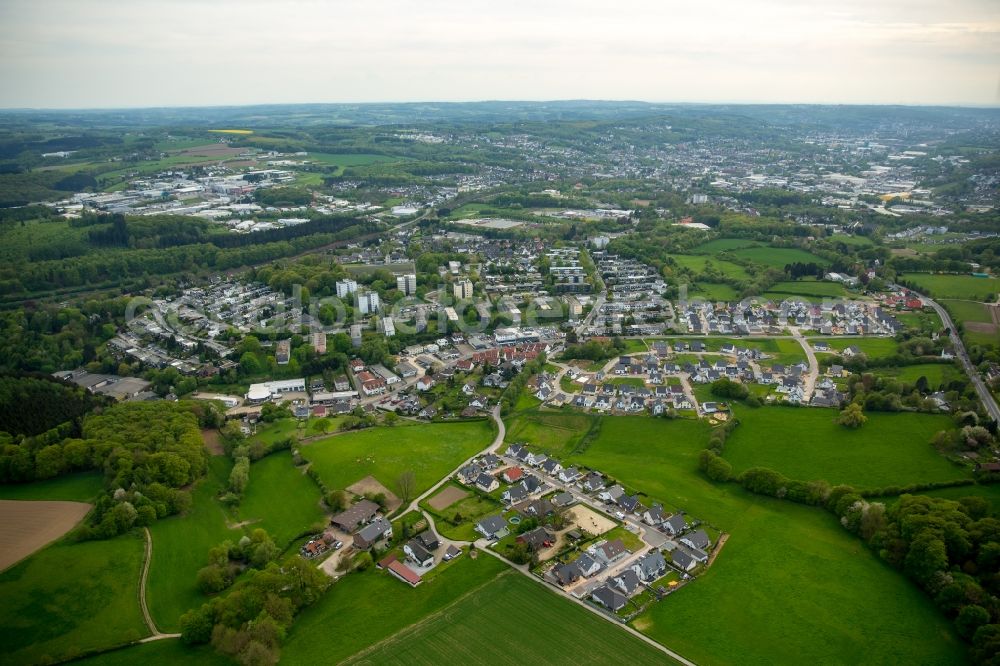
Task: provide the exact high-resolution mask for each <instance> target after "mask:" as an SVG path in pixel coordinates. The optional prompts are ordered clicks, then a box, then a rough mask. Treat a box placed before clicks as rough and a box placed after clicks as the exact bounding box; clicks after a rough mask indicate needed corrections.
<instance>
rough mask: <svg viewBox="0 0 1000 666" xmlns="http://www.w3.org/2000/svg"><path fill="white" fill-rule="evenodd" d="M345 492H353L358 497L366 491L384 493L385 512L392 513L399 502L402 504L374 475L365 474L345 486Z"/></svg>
mask: <svg viewBox="0 0 1000 666" xmlns="http://www.w3.org/2000/svg"><path fill="white" fill-rule="evenodd" d="M347 492H350V493H354V494H355V495H358V496H359V497H360V496H362V495H364V494H366V493H373V494H375V495H377V494H379V493H382V494H383V495H385V508H386V512H387V513H392V512H393V511H395V510H396V509H398V508H399V505H400V504H402V502H401V501H400V500H399V498H398V497H396V495H395V494H394V493H393V492H392V491H391V490H389V489H388V488H386V487H385V486H383V485H382V484H381V483H379V481H378V479H376V478H375V477H374V476H366V477H365V478H363V479H361V480H360V481H358V482H357V483H354V484H352V485H350V486H347Z"/></svg>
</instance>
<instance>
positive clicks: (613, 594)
mask: <svg viewBox="0 0 1000 666" xmlns="http://www.w3.org/2000/svg"><path fill="white" fill-rule="evenodd" d="M590 597H591V598H592V599H593V600H594V601H596V602H597V603H599V604H601V605H602V606H604V607H605V608H607V609H608V610H609V611H611V612H613V613H616V612H618V611H619V610H621V609H622V608H624V607H625V604H627V603H628V597H626V596H625V595H624V594H622V593H621V592H619V591H618V590H614V589H612V588H610V587H608V586H607V585H602V586H601V587H599V588H597V589H596V590H594V591H593V592H591V593H590Z"/></svg>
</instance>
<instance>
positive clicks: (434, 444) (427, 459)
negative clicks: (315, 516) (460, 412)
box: [251, 420, 494, 495]
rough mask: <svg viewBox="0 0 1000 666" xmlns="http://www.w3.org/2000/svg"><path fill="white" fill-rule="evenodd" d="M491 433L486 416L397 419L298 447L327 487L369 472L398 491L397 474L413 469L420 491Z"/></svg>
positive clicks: (343, 484) (342, 484)
mask: <svg viewBox="0 0 1000 666" xmlns="http://www.w3.org/2000/svg"><path fill="white" fill-rule="evenodd" d="M493 437H494V433H493V423H492V421H487V420H481V421H461V422H455V423H430V424H420V425H399V426H395V427H391V428H386V427H382V428H369V429H366V430H360V431H357V432H349V433H344V434H340V435H333V436H331V437H327V438H324V439H320V440H317V441H314V442H311V443H309V444H304V445H302V446H301V447H300V449H299V451H300V452H301V454H302V457H303V458H305V459H306V460H308V461H309V462H310V463H311V464H312V466H313V469H315V470H316V472H317V473H319V476H320V478H321V479H323V483H325V484H326V486H327V487H328V488H331V489H333V488H341V489H342V488H346V487H347V486H350V485H352V484H353V483H355V482H357V481H360V480H361V479H363V478H365V477H366V476H369V475H371V476H374V477H375V478H376V479H378V480H379V481H380V482H381V483H382V485H384V486H386V487H387V488H388V489H389V490H391V491H392V492H394V493H397V494H398V493H399V488H398V484H397V480H398V479H399V477H400V475H402V474H403V472H408V471H412V472H413V474H414V476H415V478H416V486H415V492H414V495H419V494H420V493H421V492H423V491H425V490H427V489H428V488H430V487H431V486H433V485H434V484H435V483H437V482H438V481H439V480H440V479H441V478H442V477H443V476H445V475H446V474H448V473H449V472H450V471H452V470H453V469H455V467H457V466H458V465H459V463H461V462H462V461H463V460H465V459H466V458H468V457H470V456H472V455H473V454H475V453H476V452H478V451H481V450H482V449H484V448H486V447H487V446H488V445H489V444H490V442H491V441H493ZM251 483H252V481H251Z"/></svg>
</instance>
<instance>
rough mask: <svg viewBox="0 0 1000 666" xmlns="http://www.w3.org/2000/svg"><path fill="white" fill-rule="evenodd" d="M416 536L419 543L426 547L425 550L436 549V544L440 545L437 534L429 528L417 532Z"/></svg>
mask: <svg viewBox="0 0 1000 666" xmlns="http://www.w3.org/2000/svg"><path fill="white" fill-rule="evenodd" d="M416 538H417V539H418V540H419V541H420V543H421V544H423V546H424V548H426V549H427V550H437V549H438V546H440V545H441V542H440V541H439V540H438V537H437V535H436V534H434V532H432V531H431V530H424V531H423V532H421V533H420V534H418V535H417V536H416Z"/></svg>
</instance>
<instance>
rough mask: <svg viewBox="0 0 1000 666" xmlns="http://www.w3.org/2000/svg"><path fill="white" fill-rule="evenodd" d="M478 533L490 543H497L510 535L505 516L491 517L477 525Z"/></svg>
mask: <svg viewBox="0 0 1000 666" xmlns="http://www.w3.org/2000/svg"><path fill="white" fill-rule="evenodd" d="M476 531H477V532H479V533H480V534H482V535H483V536H484V537H486V538H487V539H489V540H490V541H497V540H499V539H502V538H504V537H505V536H507V535H508V534H510V529H509V528H508V527H507V521H506V520H504V518H503V516H489V517H488V518H483V519H482V520H480V521H479V522H478V523H476Z"/></svg>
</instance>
